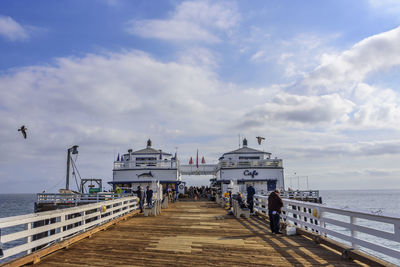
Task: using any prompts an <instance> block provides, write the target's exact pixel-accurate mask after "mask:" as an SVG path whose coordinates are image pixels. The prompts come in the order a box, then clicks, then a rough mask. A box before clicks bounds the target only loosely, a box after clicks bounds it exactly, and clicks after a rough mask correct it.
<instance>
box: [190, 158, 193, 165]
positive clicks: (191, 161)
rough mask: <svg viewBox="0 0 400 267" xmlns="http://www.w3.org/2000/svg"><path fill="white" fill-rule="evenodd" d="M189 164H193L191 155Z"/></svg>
mask: <svg viewBox="0 0 400 267" xmlns="http://www.w3.org/2000/svg"><path fill="white" fill-rule="evenodd" d="M189 164H190V165H192V164H193V159H192V157H190V160H189Z"/></svg>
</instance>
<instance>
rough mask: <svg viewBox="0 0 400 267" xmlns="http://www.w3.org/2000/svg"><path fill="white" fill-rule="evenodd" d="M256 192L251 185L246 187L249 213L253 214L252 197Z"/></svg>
mask: <svg viewBox="0 0 400 267" xmlns="http://www.w3.org/2000/svg"><path fill="white" fill-rule="evenodd" d="M255 194H256V190H255V189H254V187H253V186H252V185H250V186H249V187H247V205H248V206H249V209H250V213H251V214H254V211H253V208H254V200H253V197H254V195H255Z"/></svg>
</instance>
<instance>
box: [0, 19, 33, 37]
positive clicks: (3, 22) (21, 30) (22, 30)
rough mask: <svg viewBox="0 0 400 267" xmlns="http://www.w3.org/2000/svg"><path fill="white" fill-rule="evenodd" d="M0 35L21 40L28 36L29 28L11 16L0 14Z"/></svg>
mask: <svg viewBox="0 0 400 267" xmlns="http://www.w3.org/2000/svg"><path fill="white" fill-rule="evenodd" d="M0 36H3V37H4V38H6V39H8V40H10V41H22V40H26V39H28V38H29V30H28V28H27V27H24V26H22V25H21V24H19V23H18V22H16V21H15V20H13V19H12V18H11V17H7V16H1V15H0Z"/></svg>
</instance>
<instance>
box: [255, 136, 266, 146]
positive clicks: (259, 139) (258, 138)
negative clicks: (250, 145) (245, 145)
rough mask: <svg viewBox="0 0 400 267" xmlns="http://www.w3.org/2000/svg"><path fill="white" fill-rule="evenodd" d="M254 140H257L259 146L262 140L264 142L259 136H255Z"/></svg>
mask: <svg viewBox="0 0 400 267" xmlns="http://www.w3.org/2000/svg"><path fill="white" fill-rule="evenodd" d="M256 138H257V141H258V144H259V145H261V142H262V141H263V140H265V138H264V137H261V136H257V137H256Z"/></svg>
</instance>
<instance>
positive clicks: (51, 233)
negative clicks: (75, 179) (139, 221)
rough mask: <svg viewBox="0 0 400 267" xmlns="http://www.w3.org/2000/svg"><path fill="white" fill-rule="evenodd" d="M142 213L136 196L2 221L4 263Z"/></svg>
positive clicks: (0, 259) (0, 253)
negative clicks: (122, 217) (134, 213)
mask: <svg viewBox="0 0 400 267" xmlns="http://www.w3.org/2000/svg"><path fill="white" fill-rule="evenodd" d="M137 209H138V198H137V197H135V196H131V197H124V198H119V199H114V200H110V201H104V202H99V203H94V204H88V205H82V206H78V207H73V208H68V209H60V210H52V211H46V212H39V213H32V214H27V215H21V216H14V217H7V218H1V219H0V263H3V262H5V261H8V260H10V259H12V258H14V257H20V256H23V255H26V254H29V253H31V252H32V251H34V250H36V249H38V248H42V247H45V246H48V245H51V244H53V243H55V242H58V241H62V240H63V239H65V238H67V237H71V236H74V235H76V234H80V233H83V232H85V231H88V230H90V229H93V228H94V227H97V226H99V225H102V224H104V223H107V222H109V221H111V220H114V219H116V218H117V217H120V216H123V215H125V214H128V213H130V212H133V211H135V210H137Z"/></svg>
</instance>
